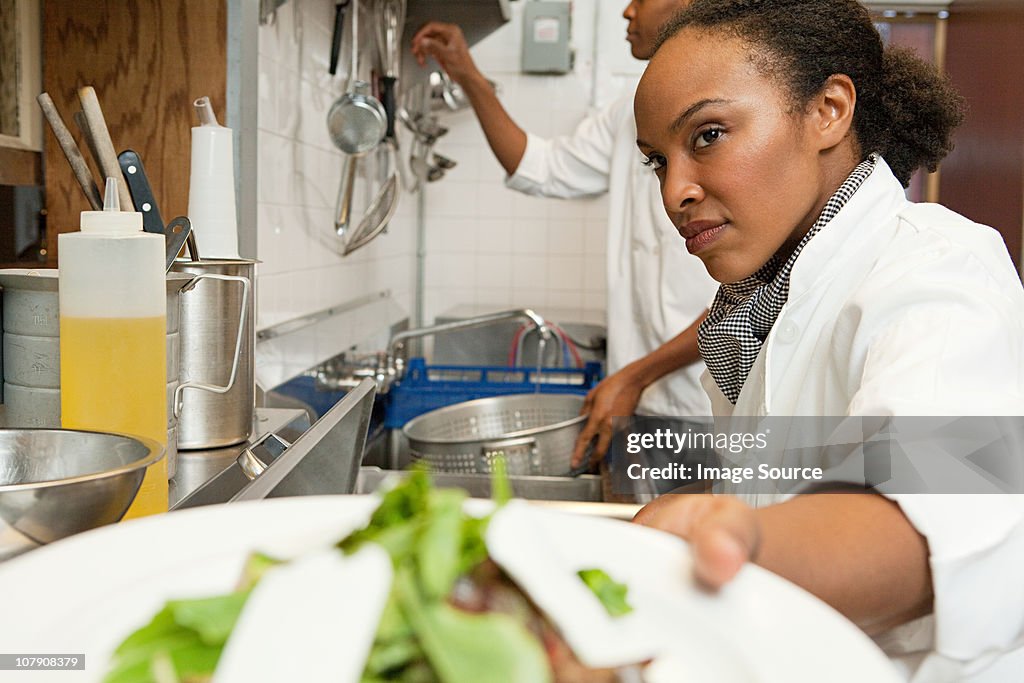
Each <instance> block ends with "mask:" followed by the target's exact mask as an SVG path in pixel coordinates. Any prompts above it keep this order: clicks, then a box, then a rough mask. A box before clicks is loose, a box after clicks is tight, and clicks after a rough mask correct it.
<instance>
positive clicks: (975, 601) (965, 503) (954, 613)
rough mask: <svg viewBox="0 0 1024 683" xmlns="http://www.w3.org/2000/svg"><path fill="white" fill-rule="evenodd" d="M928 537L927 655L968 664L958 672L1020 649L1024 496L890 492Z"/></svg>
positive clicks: (1023, 601) (1023, 603)
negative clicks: (931, 621) (930, 626)
mask: <svg viewBox="0 0 1024 683" xmlns="http://www.w3.org/2000/svg"><path fill="white" fill-rule="evenodd" d="M887 497H888V498H890V499H892V500H894V501H895V502H896V503H897V504H898V505H899V506H900V509H901V510H902V511H903V514H904V515H906V516H907V519H908V520H909V521H910V523H911V524H913V525H914V528H915V529H917V531H918V532H919V533H920V534H922V535H923V536H924V537H925V538H926V539H928V551H929V565H930V568H931V574H932V591H933V593H934V596H935V598H934V605H933V615H934V618H935V631H934V638H935V642H934V644H933V651H934V652H935V653H936V654H938V655H939V656H940V657H942V658H943V659H945V660H947V661H948V660H952V662H963V663H969V664H968V665H967V666H966V667H965V670H963V671H962V674H964V675H967V674H971V673H974V672H977V671H979V670H981V669H983V668H984V667H985V666H986V665H987V664H988V663H990V662H991V661H992V660H994V659H995V658H997V657H998V656H1000V655H1002V654H1005V653H1006V652H1008V651H1010V650H1012V649H1015V648H1016V647H1020V644H1021V640H1022V637H1024V581H1022V580H1021V576H1024V496H1019V495H999V494H979V495H940V494H908V495H899V494H893V495H889V496H887Z"/></svg>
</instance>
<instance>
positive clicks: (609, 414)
mask: <svg viewBox="0 0 1024 683" xmlns="http://www.w3.org/2000/svg"><path fill="white" fill-rule="evenodd" d="M643 390H644V387H643V385H641V384H640V383H639V382H638V381H637V380H636V379H635V378H634V377H633V376H632V374H631V373H630V372H629V367H628V366H627V367H625V368H623V369H622V370H620V371H619V372H616V373H615V374H613V375H609V376H608V377H605V378H604V379H603V380H601V382H600V383H599V384H598V385H597V386H596V387H594V388H593V389H591V390H590V393H588V394H587V398H586V399H585V400H584V401H583V409H582V410H581V412H582V413H589V414H590V417H589V418H588V419H587V424H586V425H584V426H583V430H582V431H581V432H580V435H579V438H577V439H576V447H575V448H574V449H573V452H572V466H573V467H579V466H580V465H581V464H582V463H583V460H584V457H585V456H586V452H587V446H588V445H589V444H590V442H591V440H593V439H594V437H595V436H596V437H597V442H596V443H595V444H594V449H593V451H591V453H590V461H591V463H596V462H599V461H600V460H601V458H603V457H604V455H605V453H607V452H608V446H609V445H610V444H611V441H612V418H613V417H626V416H629V415H632V414H633V411H635V410H636V405H637V403H639V402H640V394H641V393H643Z"/></svg>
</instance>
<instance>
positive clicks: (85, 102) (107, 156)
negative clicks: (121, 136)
mask: <svg viewBox="0 0 1024 683" xmlns="http://www.w3.org/2000/svg"><path fill="white" fill-rule="evenodd" d="M78 99H79V100H81V102H82V112H83V113H84V114H85V120H86V123H88V126H89V134H90V135H91V136H92V141H93V145H94V146H95V149H96V151H97V152H98V153H99V159H97V160H96V163H97V164H98V165H99V167H100V170H101V171H102V172H103V175H104V176H105V177H107V178H114V179H116V180H117V196H118V199H120V201H121V210H122V211H134V210H135V204H133V203H132V196H131V193H129V192H128V184H127V183H125V181H124V176H123V175H122V174H121V165H120V164H118V163H117V152H115V151H114V143H113V141H112V140H111V139H110V131H109V130H108V129H107V122H106V120H105V119H104V118H103V110H102V109H101V108H100V100H99V98H98V97H96V90H95V89H93V87H92V86H91V85H87V86H85V87H84V88H79V89H78Z"/></svg>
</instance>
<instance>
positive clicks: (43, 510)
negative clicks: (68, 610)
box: [0, 429, 164, 556]
mask: <svg viewBox="0 0 1024 683" xmlns="http://www.w3.org/2000/svg"><path fill="white" fill-rule="evenodd" d="M163 453H164V449H163V447H162V446H161V445H160V444H159V443H157V442H155V441H152V440H149V439H143V438H139V437H128V436H123V435H118V434H106V433H103V432H81V431H75V430H63V429H0V538H3V539H7V540H10V537H9V536H7V535H5V534H4V533H2V532H3V531H4V529H5V527H11V528H13V529H14V530H15V531H16V532H17V533H18V535H20V536H23V537H27V539H29V540H30V541H32V542H34V543H51V542H53V541H56V540H58V539H61V538H64V537H66V536H70V535H71V534H75V533H78V532H80V531H85V530H87V529H92V528H94V527H97V526H101V525H103V524H110V523H112V522H116V521H118V520H119V519H121V517H123V516H124V513H125V512H126V511H127V510H128V506H129V505H131V502H132V500H134V498H135V495H136V493H138V490H139V485H140V484H141V483H142V477H143V475H144V474H145V472H146V468H147V467H148V466H150V465H152V464H153V463H155V462H157V461H158V460H160V458H161V457H163ZM15 537H17V535H15ZM5 542H6V541H0V556H2V555H3V554H5V553H4V551H5V550H6V549H5V548H4V543H5Z"/></svg>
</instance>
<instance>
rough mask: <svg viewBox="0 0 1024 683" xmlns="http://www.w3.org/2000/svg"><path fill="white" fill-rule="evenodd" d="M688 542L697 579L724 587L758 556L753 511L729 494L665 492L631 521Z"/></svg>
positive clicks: (758, 539) (758, 534) (758, 528)
mask: <svg viewBox="0 0 1024 683" xmlns="http://www.w3.org/2000/svg"><path fill="white" fill-rule="evenodd" d="M633 521H634V522H636V523H638V524H643V525H644V526H649V527H654V528H655V529H661V530H663V531H667V532H669V533H672V534H675V535H676V536H680V537H682V538H683V539H685V540H687V541H689V543H690V548H691V550H692V552H693V560H694V565H693V570H694V574H695V575H696V576H697V579H698V580H699V581H701V582H702V583H704V584H705V585H707V586H709V587H711V588H719V587H721V586H722V585H724V584H726V583H728V582H729V581H730V580H731V579H732V578H733V577H734V576H736V573H737V572H738V571H739V570H740V569H741V568H742V567H743V565H744V564H745V563H747V562H751V561H753V560H754V559H755V558H756V557H757V553H758V549H759V548H760V545H761V525H760V522H759V521H758V518H757V516H756V515H755V514H754V510H753V508H751V507H749V506H748V505H746V504H745V503H743V502H741V501H740V500H738V499H736V498H733V497H731V496H713V495H679V494H668V495H664V496H661V497H659V498H657V499H655V500H654V501H653V502H651V503H649V504H648V505H646V506H644V508H643V509H641V510H640V512H638V513H637V514H636V517H634V518H633Z"/></svg>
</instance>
